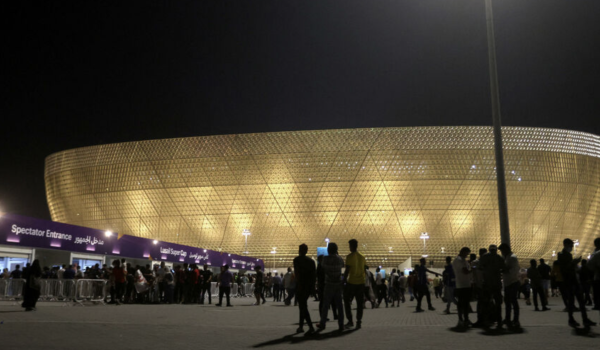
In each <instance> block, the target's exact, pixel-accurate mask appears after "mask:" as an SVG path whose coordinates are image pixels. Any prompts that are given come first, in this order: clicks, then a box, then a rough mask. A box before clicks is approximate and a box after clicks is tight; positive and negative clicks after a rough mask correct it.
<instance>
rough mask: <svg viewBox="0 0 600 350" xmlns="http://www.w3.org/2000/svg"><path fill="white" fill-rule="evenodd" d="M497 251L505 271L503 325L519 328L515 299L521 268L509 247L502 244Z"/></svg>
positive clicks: (517, 292)
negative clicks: (502, 260)
mask: <svg viewBox="0 0 600 350" xmlns="http://www.w3.org/2000/svg"><path fill="white" fill-rule="evenodd" d="M498 250H500V252H501V253H502V257H504V263H505V264H506V269H505V271H503V273H502V281H503V282H504V303H505V304H506V318H505V319H504V323H505V324H506V325H507V326H508V327H509V328H520V327H521V323H520V322H519V314H520V312H519V311H520V310H519V301H518V300H517V297H518V295H519V288H520V287H521V282H520V281H519V273H520V271H521V266H519V259H518V258H517V256H516V255H515V254H514V253H513V252H512V250H511V249H510V245H508V244H506V243H502V244H500V246H499V247H498ZM511 315H514V318H512V319H511Z"/></svg>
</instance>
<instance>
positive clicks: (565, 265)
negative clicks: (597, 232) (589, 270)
mask: <svg viewBox="0 0 600 350" xmlns="http://www.w3.org/2000/svg"><path fill="white" fill-rule="evenodd" d="M573 247H574V242H573V240H571V239H569V238H565V239H564V240H563V250H562V251H561V252H559V253H558V257H557V261H558V265H559V267H560V273H561V275H562V278H563V283H564V284H563V291H564V293H565V299H566V301H567V311H568V313H569V326H571V327H579V323H578V322H577V321H575V318H573V311H575V310H574V309H575V299H577V303H578V304H579V309H580V310H581V318H582V320H583V324H584V326H586V327H589V326H595V325H596V323H595V322H593V321H592V320H590V319H589V318H588V317H587V310H586V308H585V303H584V302H583V294H582V293H581V291H582V290H581V285H580V284H579V280H578V279H577V265H578V264H579V262H580V261H581V256H580V257H578V258H576V259H573V255H572V254H571V252H572V251H573Z"/></svg>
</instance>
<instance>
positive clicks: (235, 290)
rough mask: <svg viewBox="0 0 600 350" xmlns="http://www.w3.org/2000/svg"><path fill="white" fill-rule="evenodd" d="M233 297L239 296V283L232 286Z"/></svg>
mask: <svg viewBox="0 0 600 350" xmlns="http://www.w3.org/2000/svg"><path fill="white" fill-rule="evenodd" d="M231 296H232V297H237V296H238V284H237V283H234V284H232V285H231Z"/></svg>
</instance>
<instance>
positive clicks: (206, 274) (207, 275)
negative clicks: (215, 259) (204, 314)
mask: <svg viewBox="0 0 600 350" xmlns="http://www.w3.org/2000/svg"><path fill="white" fill-rule="evenodd" d="M202 277H203V281H202V283H203V284H202V296H201V297H200V304H204V296H205V295H207V294H208V303H209V304H210V300H211V298H212V295H211V294H210V285H211V283H212V280H213V273H212V271H211V270H209V269H208V265H206V264H205V265H204V271H202Z"/></svg>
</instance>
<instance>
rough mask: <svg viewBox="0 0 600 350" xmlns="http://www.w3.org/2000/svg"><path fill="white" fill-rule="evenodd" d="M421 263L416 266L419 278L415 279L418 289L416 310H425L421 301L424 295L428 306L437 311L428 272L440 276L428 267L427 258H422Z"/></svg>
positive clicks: (430, 309)
mask: <svg viewBox="0 0 600 350" xmlns="http://www.w3.org/2000/svg"><path fill="white" fill-rule="evenodd" d="M419 262H420V264H421V265H417V266H415V273H416V275H417V280H416V281H415V287H416V289H417V310H416V312H423V311H424V310H423V309H422V308H421V301H422V300H423V297H426V298H427V306H428V308H429V311H435V308H434V307H433V305H431V293H429V281H428V280H427V272H429V273H432V274H434V275H436V276H440V274H439V273H437V272H434V271H431V270H429V269H428V268H427V260H426V259H425V258H421V259H420V260H419Z"/></svg>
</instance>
